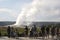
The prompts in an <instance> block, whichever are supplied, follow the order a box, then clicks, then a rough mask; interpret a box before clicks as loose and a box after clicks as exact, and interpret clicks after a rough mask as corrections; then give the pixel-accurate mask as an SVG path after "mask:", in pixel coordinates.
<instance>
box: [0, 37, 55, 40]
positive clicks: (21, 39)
mask: <svg viewBox="0 0 60 40" xmlns="http://www.w3.org/2000/svg"><path fill="white" fill-rule="evenodd" d="M0 40H56V38H54V39H52V38H49V39H46V38H44V39H43V38H42V37H37V38H33V37H32V38H29V37H19V38H8V37H0Z"/></svg>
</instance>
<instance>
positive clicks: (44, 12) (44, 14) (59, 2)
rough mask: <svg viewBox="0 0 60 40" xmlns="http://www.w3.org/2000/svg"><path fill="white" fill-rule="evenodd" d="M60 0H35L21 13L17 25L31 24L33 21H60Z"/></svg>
mask: <svg viewBox="0 0 60 40" xmlns="http://www.w3.org/2000/svg"><path fill="white" fill-rule="evenodd" d="M59 17H60V0H33V1H32V3H29V4H27V6H26V7H24V8H23V9H22V11H21V13H20V14H19V16H18V18H17V21H16V25H29V24H31V23H32V22H40V21H59V20H60V18H59Z"/></svg>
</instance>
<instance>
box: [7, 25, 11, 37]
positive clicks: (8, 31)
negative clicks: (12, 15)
mask: <svg viewBox="0 0 60 40" xmlns="http://www.w3.org/2000/svg"><path fill="white" fill-rule="evenodd" d="M10 31H11V30H10V26H8V28H7V33H8V38H10Z"/></svg>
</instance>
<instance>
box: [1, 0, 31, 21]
mask: <svg viewBox="0 0 60 40" xmlns="http://www.w3.org/2000/svg"><path fill="white" fill-rule="evenodd" d="M30 2H32V1H31V0H0V21H16V19H17V17H18V15H19V13H20V12H21V9H22V8H23V7H24V6H25V5H26V4H28V3H30Z"/></svg>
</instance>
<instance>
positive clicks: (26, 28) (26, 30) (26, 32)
mask: <svg viewBox="0 0 60 40" xmlns="http://www.w3.org/2000/svg"><path fill="white" fill-rule="evenodd" d="M25 36H28V27H27V26H25Z"/></svg>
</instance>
